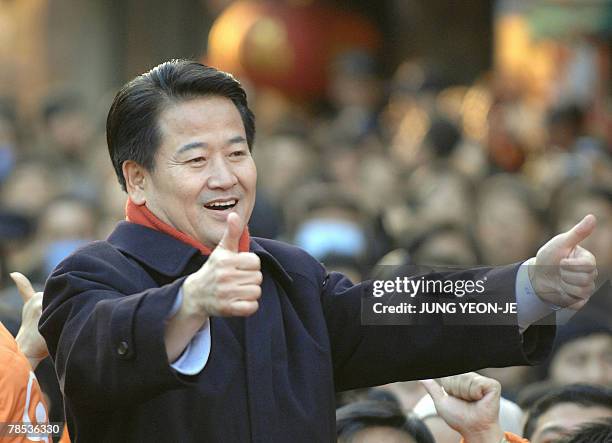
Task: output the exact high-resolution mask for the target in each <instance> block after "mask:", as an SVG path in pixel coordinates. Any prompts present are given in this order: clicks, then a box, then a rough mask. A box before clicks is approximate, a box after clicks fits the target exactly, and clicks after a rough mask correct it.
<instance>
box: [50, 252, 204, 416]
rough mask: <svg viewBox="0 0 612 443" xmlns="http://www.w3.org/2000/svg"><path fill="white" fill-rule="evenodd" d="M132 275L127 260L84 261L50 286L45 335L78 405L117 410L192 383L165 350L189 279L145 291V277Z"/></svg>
mask: <svg viewBox="0 0 612 443" xmlns="http://www.w3.org/2000/svg"><path fill="white" fill-rule="evenodd" d="M111 263H115V264H114V265H112V264H111ZM124 264H125V266H124ZM130 268H132V270H133V268H134V265H133V263H131V262H128V261H127V260H124V261H123V262H118V261H117V260H116V257H114V260H108V259H104V257H99V256H96V255H95V254H89V255H86V254H79V255H76V256H73V257H71V258H69V259H67V260H66V261H64V262H63V263H62V264H60V265H59V266H58V268H56V270H55V271H54V272H53V273H52V274H51V276H50V278H49V279H48V281H47V284H46V286H45V291H44V298H43V313H42V317H41V320H40V323H39V329H40V332H41V334H42V335H43V337H44V338H45V340H46V342H47V346H48V348H49V353H50V354H51V357H52V358H53V360H54V362H55V368H56V372H57V375H58V379H59V381H60V386H61V388H62V391H63V393H64V395H66V396H67V397H69V398H70V399H71V400H72V401H73V402H74V403H75V404H76V405H79V406H82V407H87V408H92V409H99V410H104V409H113V408H115V407H116V406H117V405H121V406H125V405H126V404H129V403H131V402H138V401H142V400H145V399H147V398H151V397H153V396H155V395H157V394H159V393H161V392H163V391H166V390H169V389H173V388H177V387H181V386H184V385H188V384H190V383H192V382H193V378H192V377H187V376H184V375H181V374H178V373H177V372H176V371H175V370H174V369H172V368H171V366H170V365H169V363H168V357H167V354H166V349H165V343H164V329H165V320H166V318H167V317H168V314H169V313H170V311H171V309H172V306H173V304H174V301H175V298H176V296H177V294H178V290H179V288H180V286H181V285H182V283H183V280H184V278H179V279H177V280H176V281H174V282H172V283H170V284H168V285H165V286H161V287H154V288H151V289H146V290H142V288H143V287H147V286H146V284H145V282H144V274H143V275H141V276H140V278H138V273H136V272H129V269H130Z"/></svg>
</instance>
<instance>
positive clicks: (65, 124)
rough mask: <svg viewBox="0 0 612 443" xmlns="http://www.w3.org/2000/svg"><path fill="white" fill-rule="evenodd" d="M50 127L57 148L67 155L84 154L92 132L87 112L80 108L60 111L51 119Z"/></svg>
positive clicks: (50, 133)
mask: <svg viewBox="0 0 612 443" xmlns="http://www.w3.org/2000/svg"><path fill="white" fill-rule="evenodd" d="M48 128H49V135H50V136H51V139H52V140H53V141H54V143H55V147H56V149H60V150H61V151H62V152H63V153H64V154H67V155H80V154H82V152H81V151H82V150H84V149H85V148H86V147H87V142H88V140H89V138H90V136H91V132H92V131H91V126H90V124H89V122H88V121H87V118H86V116H85V114H84V113H83V112H82V111H79V110H70V111H65V112H60V113H58V114H57V115H55V116H53V117H52V118H51V119H50V120H49V122H48Z"/></svg>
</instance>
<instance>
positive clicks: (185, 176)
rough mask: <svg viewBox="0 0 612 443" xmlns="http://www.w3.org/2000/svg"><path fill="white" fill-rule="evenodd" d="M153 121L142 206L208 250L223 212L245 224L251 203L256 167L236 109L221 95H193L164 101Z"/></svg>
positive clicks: (221, 225) (215, 241) (223, 218)
mask: <svg viewBox="0 0 612 443" xmlns="http://www.w3.org/2000/svg"><path fill="white" fill-rule="evenodd" d="M158 125H159V130H160V133H161V144H160V147H159V149H158V151H157V153H156V156H155V167H154V168H153V171H150V172H149V171H145V184H144V193H145V198H146V205H147V208H148V209H149V210H150V211H151V212H153V213H154V214H155V215H156V216H157V217H159V218H160V219H161V220H162V221H164V222H166V223H167V224H169V225H170V226H172V227H174V228H176V229H177V230H179V231H181V232H183V233H184V234H187V235H189V236H191V237H193V238H195V239H197V240H199V241H200V242H202V243H203V244H204V245H206V246H208V247H210V248H213V247H215V246H216V245H217V244H218V243H219V241H220V240H221V237H222V236H223V232H224V230H225V225H226V219H227V215H228V214H229V213H230V212H236V213H237V214H238V215H239V216H240V219H241V220H242V221H243V223H244V224H246V223H247V222H248V220H249V218H250V216H251V212H252V211H253V205H254V204H255V184H256V181H257V170H256V169H255V163H254V161H253V158H252V157H251V153H250V152H249V147H248V145H247V140H246V134H245V130H244V125H243V124H242V119H241V118H240V113H239V112H238V109H237V108H236V106H234V104H233V103H232V101H231V100H229V99H227V98H225V97H218V96H211V97H198V98H194V99H191V100H188V101H181V102H178V103H176V104H172V105H170V106H169V107H168V108H166V109H165V110H164V111H163V112H162V113H161V115H160V117H159V120H158Z"/></svg>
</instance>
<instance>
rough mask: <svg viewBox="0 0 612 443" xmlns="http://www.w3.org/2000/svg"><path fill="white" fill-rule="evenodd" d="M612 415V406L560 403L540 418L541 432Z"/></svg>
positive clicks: (539, 427)
mask: <svg viewBox="0 0 612 443" xmlns="http://www.w3.org/2000/svg"><path fill="white" fill-rule="evenodd" d="M605 417H612V408H607V407H605V406H599V405H593V406H584V405H580V404H577V403H570V402H565V403H559V404H557V405H555V406H553V407H552V408H550V409H549V410H548V411H546V412H545V413H544V414H542V415H541V416H540V418H539V419H538V426H537V428H536V429H539V430H540V432H546V431H547V430H552V429H553V428H563V429H569V428H573V427H574V426H578V425H581V424H583V423H587V422H590V421H593V420H597V419H599V418H605Z"/></svg>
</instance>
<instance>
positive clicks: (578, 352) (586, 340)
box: [550, 333, 612, 387]
mask: <svg viewBox="0 0 612 443" xmlns="http://www.w3.org/2000/svg"><path fill="white" fill-rule="evenodd" d="M550 378H551V379H552V380H553V381H555V382H556V383H559V384H571V383H591V384H600V385H604V386H608V387H612V335H610V334H605V333H602V334H592V335H589V336H586V337H583V338H578V339H576V340H572V341H571V342H569V343H567V344H565V345H563V346H562V347H561V349H559V351H557V353H556V354H555V356H554V358H553V361H552V363H551V365H550Z"/></svg>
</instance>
